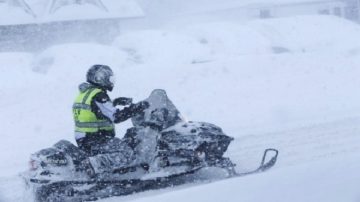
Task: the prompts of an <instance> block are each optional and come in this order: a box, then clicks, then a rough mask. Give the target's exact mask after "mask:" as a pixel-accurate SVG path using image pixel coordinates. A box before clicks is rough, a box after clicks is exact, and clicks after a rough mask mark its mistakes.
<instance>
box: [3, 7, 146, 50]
mask: <svg viewBox="0 0 360 202" xmlns="http://www.w3.org/2000/svg"><path fill="white" fill-rule="evenodd" d="M143 16H144V13H143V10H142V9H141V7H140V6H139V5H138V3H137V2H136V1H134V0H0V34H1V38H0V51H11V50H16V51H29V50H39V49H42V48H45V47H47V46H49V45H52V44H57V43H70V42H81V41H84V42H89V41H96V42H103V43H106V42H111V41H112V39H113V38H114V36H116V35H118V34H119V31H120V30H119V24H120V23H121V22H122V21H127V20H132V19H136V18H139V17H143Z"/></svg>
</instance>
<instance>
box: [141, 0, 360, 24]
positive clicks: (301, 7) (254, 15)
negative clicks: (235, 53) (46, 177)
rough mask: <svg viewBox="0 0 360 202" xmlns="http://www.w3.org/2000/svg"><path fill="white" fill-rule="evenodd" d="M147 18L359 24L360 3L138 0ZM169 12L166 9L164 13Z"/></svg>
mask: <svg viewBox="0 0 360 202" xmlns="http://www.w3.org/2000/svg"><path fill="white" fill-rule="evenodd" d="M138 2H140V5H141V6H142V7H143V8H144V10H145V12H146V14H147V17H153V18H156V17H158V18H159V17H160V16H161V17H160V18H164V16H166V17H169V18H176V17H177V16H183V15H184V14H188V15H194V14H196V15H198V16H201V15H202V16H208V17H210V18H213V19H214V18H215V17H216V16H222V17H224V16H225V17H226V16H228V17H227V18H228V19H231V20H235V19H237V20H249V19H258V18H276V17H288V16H296V15H317V14H322V15H335V16H339V17H343V18H347V19H351V20H354V21H359V17H358V16H359V15H358V13H359V5H360V4H359V2H360V0H221V1H219V0H191V1H179V0H138ZM164 8H166V9H164Z"/></svg>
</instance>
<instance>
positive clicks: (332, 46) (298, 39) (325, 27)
mask: <svg viewBox="0 0 360 202" xmlns="http://www.w3.org/2000/svg"><path fill="white" fill-rule="evenodd" d="M248 26H250V27H252V28H254V29H256V30H258V31H259V32H260V33H262V34H263V35H264V36H265V37H266V38H268V39H269V40H270V41H271V42H272V43H273V46H278V47H283V48H284V49H285V50H286V49H288V50H289V51H291V52H309V51H322V52H324V51H326V52H329V51H330V52H339V51H344V50H349V49H353V48H356V47H359V44H360V38H359V37H356V36H359V35H360V27H359V26H357V25H355V24H354V23H353V22H351V21H347V20H345V19H343V18H339V17H335V16H298V17H292V18H278V19H269V20H257V21H254V22H250V23H248Z"/></svg>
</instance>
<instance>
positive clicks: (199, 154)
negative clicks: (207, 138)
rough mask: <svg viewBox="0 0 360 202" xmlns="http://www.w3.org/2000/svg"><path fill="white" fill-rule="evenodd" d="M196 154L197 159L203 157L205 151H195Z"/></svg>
mask: <svg viewBox="0 0 360 202" xmlns="http://www.w3.org/2000/svg"><path fill="white" fill-rule="evenodd" d="M196 156H197V157H198V158H199V159H205V152H203V151H197V152H196Z"/></svg>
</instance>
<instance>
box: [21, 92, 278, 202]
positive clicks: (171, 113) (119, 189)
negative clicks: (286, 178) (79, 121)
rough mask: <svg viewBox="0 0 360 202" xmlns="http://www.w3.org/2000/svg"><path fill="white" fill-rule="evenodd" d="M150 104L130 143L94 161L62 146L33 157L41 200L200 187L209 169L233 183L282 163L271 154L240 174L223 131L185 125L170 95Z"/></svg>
mask: <svg viewBox="0 0 360 202" xmlns="http://www.w3.org/2000/svg"><path fill="white" fill-rule="evenodd" d="M146 101H147V102H149V104H150V107H149V108H148V109H146V110H145V111H144V112H143V113H142V114H140V115H137V116H136V117H133V118H132V123H133V125H134V127H132V128H130V129H128V130H127V133H126V134H125V136H124V138H122V139H119V138H113V139H112V140H111V141H109V142H107V144H106V145H101V146H100V147H103V148H102V149H100V150H99V151H106V152H99V153H98V154H96V155H94V156H88V155H87V154H86V153H84V152H83V151H82V150H80V149H79V148H77V147H76V146H75V145H73V144H72V143H70V142H69V141H66V140H61V141H59V142H58V143H56V144H55V145H54V146H53V147H51V148H47V149H43V150H41V151H39V152H37V153H35V154H33V155H32V156H31V160H30V170H29V171H28V172H27V173H26V174H25V175H24V176H25V180H26V183H27V184H28V185H29V187H30V188H31V189H32V191H33V192H34V193H35V200H36V201H94V200H98V199H101V198H105V197H110V196H121V195H127V194H132V193H135V192H139V191H144V190H150V189H158V188H163V187H169V186H174V185H180V184H184V183H189V182H196V181H198V180H199V178H197V175H196V173H197V172H199V171H200V170H203V169H208V168H218V169H221V170H224V171H226V176H225V177H233V176H242V175H246V174H251V173H256V172H261V171H264V170H267V169H269V168H270V167H272V166H273V165H274V164H275V162H276V159H277V155H278V152H277V150H275V149H267V150H265V153H264V156H263V159H262V162H261V165H260V166H259V168H257V169H256V170H254V171H251V172H247V173H236V171H235V169H234V168H235V164H234V163H232V162H231V160H230V159H229V158H227V157H224V156H223V155H224V153H225V152H226V150H227V148H228V146H229V144H230V142H231V141H232V140H233V138H232V137H229V136H227V135H225V134H224V133H223V131H222V130H221V128H219V127H217V126H215V125H213V124H209V123H203V122H187V121H185V120H184V119H183V118H182V117H181V114H180V113H179V111H178V110H177V109H176V107H175V106H174V105H173V103H172V102H171V101H170V100H169V99H168V97H167V95H166V92H165V91H164V90H154V91H153V92H152V93H151V95H150V96H149V98H147V99H146ZM270 153H271V154H272V156H270V158H269V154H270ZM210 180H211V179H210Z"/></svg>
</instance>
